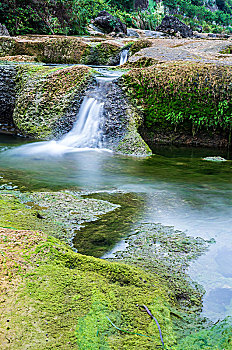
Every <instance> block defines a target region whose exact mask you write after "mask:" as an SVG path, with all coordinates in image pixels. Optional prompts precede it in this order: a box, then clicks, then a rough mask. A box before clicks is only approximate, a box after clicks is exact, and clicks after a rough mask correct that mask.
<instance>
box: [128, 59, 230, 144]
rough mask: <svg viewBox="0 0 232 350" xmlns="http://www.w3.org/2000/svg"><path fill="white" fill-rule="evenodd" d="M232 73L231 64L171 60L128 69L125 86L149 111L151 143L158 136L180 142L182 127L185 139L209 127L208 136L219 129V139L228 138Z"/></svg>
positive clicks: (146, 131) (147, 128)
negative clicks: (146, 66)
mask: <svg viewBox="0 0 232 350" xmlns="http://www.w3.org/2000/svg"><path fill="white" fill-rule="evenodd" d="M231 73H232V68H231V66H226V65H223V66H222V65H215V64H204V63H192V62H170V63H164V64H157V65H153V66H151V67H148V68H145V69H143V68H141V69H132V70H131V71H130V72H129V73H127V74H125V75H124V77H123V80H124V85H125V87H126V89H125V90H126V92H127V94H128V95H129V96H130V98H131V101H132V103H133V104H134V105H135V106H137V107H138V108H139V109H140V111H141V110H142V113H143V116H144V124H143V126H142V130H143V134H144V135H145V137H147V138H146V141H149V142H150V143H149V144H150V145H151V144H152V142H153V140H154V139H156V140H157V139H158V140H159V141H160V142H163V140H165V142H166V143H168V142H169V143H172V142H174V143H175V140H176V139H177V140H178V139H179V138H180V135H181V133H183V134H185V135H187V136H188V137H187V138H186V139H185V140H184V139H183V140H182V143H187V144H189V143H191V142H192V140H193V139H194V138H195V139H196V138H197V136H198V135H199V134H200V133H202V132H205V133H206V134H207V135H208V136H209V138H214V137H215V135H219V136H218V138H219V141H218V143H219V144H220V142H221V143H222V145H224V146H225V145H226V144H228V143H229V142H230V138H231V137H230V134H231V128H232V103H231V101H232V74H231ZM157 135H160V137H157ZM152 139H153V140H152ZM189 139H190V140H189ZM222 139H223V142H222ZM224 139H226V141H225V140H224Z"/></svg>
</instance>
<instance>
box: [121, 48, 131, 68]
mask: <svg viewBox="0 0 232 350" xmlns="http://www.w3.org/2000/svg"><path fill="white" fill-rule="evenodd" d="M128 55H129V50H128V49H125V50H122V51H121V55H120V63H119V65H120V66H122V65H123V64H124V63H126V62H127V60H128Z"/></svg>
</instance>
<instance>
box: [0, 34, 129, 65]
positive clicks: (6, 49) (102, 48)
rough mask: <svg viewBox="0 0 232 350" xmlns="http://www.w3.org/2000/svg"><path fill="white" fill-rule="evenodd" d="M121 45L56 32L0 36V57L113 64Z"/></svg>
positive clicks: (53, 61)
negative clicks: (60, 35) (39, 34)
mask: <svg viewBox="0 0 232 350" xmlns="http://www.w3.org/2000/svg"><path fill="white" fill-rule="evenodd" d="M123 46H124V45H123V43H120V42H117V41H114V40H105V39H104V38H100V39H98V40H92V41H89V40H85V39H84V38H78V37H59V36H49V37H43V36H25V37H15V38H7V37H2V38H0V57H3V58H5V60H12V59H11V57H16V58H17V57H24V56H25V57H29V58H30V57H32V58H33V60H35V61H37V62H45V63H57V64H80V63H83V64H96V65H117V64H118V63H119V61H120V51H121V50H122V48H123ZM132 46H133V45H132ZM30 60H31V59H30Z"/></svg>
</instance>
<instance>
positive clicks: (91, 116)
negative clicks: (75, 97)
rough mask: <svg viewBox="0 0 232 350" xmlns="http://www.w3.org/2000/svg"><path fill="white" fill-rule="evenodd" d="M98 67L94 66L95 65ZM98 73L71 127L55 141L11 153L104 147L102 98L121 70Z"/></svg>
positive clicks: (100, 148) (30, 145)
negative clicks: (95, 82)
mask: <svg viewBox="0 0 232 350" xmlns="http://www.w3.org/2000/svg"><path fill="white" fill-rule="evenodd" d="M95 69H97V68H95ZM97 70H98V71H99V73H101V75H100V76H97V77H96V81H97V86H96V87H95V88H93V89H92V90H90V91H88V92H87V94H86V96H85V97H84V100H83V102H82V104H81V107H80V110H79V113H78V117H77V121H76V122H75V124H74V126H73V128H72V130H71V131H70V132H68V133H67V134H66V135H64V136H63V137H62V138H61V139H60V140H58V141H55V140H53V141H45V142H36V143H30V144H27V145H24V146H21V147H18V148H15V149H12V150H10V152H11V154H12V153H13V154H22V155H34V154H42V153H43V154H44V153H45V154H53V155H54V154H63V153H70V152H80V151H89V150H98V151H99V150H104V151H108V152H111V151H110V150H108V149H105V148H104V142H103V139H104V135H103V125H104V117H103V111H104V100H106V98H107V97H106V94H107V88H108V84H111V83H112V81H113V80H115V79H117V78H118V77H119V76H120V75H122V74H123V73H122V72H115V71H108V70H106V69H104V68H98V69H97Z"/></svg>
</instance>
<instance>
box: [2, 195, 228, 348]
mask: <svg viewBox="0 0 232 350" xmlns="http://www.w3.org/2000/svg"><path fill="white" fill-rule="evenodd" d="M28 196H29V194H23V193H20V192H19V191H18V190H12V189H11V190H1V221H0V226H1V227H2V228H1V229H0V233H1V234H0V251H1V255H0V257H1V266H2V269H1V276H0V278H1V281H2V283H1V313H2V314H3V315H4V317H3V318H2V319H1V332H0V339H1V344H3V345H4V348H6V349H7V348H9V349H24V348H25V345H26V346H28V348H30V349H40V348H41V347H43V348H44V349H52V348H54V347H58V346H59V347H60V348H61V349H65V348H67V347H68V348H70V349H86V348H89V349H95V348H96V349H98V348H99V347H101V346H105V347H106V348H109V349H115V350H116V349H118V348H119V347H122V348H123V349H134V347H135V346H136V347H138V346H139V347H141V349H144V350H145V349H154V348H155V349H156V348H157V349H159V348H160V344H161V340H160V336H159V332H158V329H157V327H156V324H155V323H154V322H153V321H152V320H151V319H150V317H149V315H148V314H147V313H146V312H142V311H141V310H140V308H139V307H138V305H143V304H145V305H146V306H147V307H148V308H149V310H150V311H151V312H152V313H153V315H154V316H155V317H156V318H157V319H158V322H159V324H160V326H161V329H162V334H163V339H164V342H165V344H166V347H168V348H169V347H172V349H177V350H179V349H180V348H181V347H180V346H181V345H180V344H186V345H185V347H186V349H192V348H191V347H187V344H191V342H194V343H196V342H198V341H201V340H200V339H201V338H202V335H201V332H203V333H204V334H205V336H204V337H205V338H204V339H206V341H207V344H211V343H210V337H211V336H212V337H214V341H215V342H216V343H215V344H217V343H218V342H219V340H220V339H221V335H220V337H219V338H218V337H217V335H216V334H217V331H216V329H215V328H214V327H213V328H211V327H212V323H211V322H210V321H208V322H206V321H205V320H204V319H201V318H199V312H200V311H201V307H202V296H203V293H204V291H203V289H202V288H201V287H200V286H199V285H198V286H197V284H195V285H194V283H193V281H191V280H190V279H189V277H188V274H187V273H186V271H187V267H188V266H189V264H190V263H191V261H194V260H195V259H197V258H198V257H199V256H200V255H201V254H203V253H204V252H205V251H206V250H207V249H208V246H209V244H213V243H214V242H213V241H212V242H206V241H204V240H203V239H200V238H199V239H194V238H191V237H187V236H186V235H185V234H183V233H181V232H175V231H173V230H172V229H167V228H165V227H162V226H159V225H142V226H140V227H138V228H137V232H136V236H131V238H129V241H128V242H129V247H128V249H127V250H125V251H124V252H121V253H118V254H117V256H116V257H115V259H114V260H113V261H112V260H111V261H106V260H102V259H96V258H93V257H90V256H85V255H81V254H78V253H75V252H73V251H72V250H71V249H70V247H69V246H67V245H66V244H65V243H63V242H61V241H60V240H58V239H56V238H54V237H52V236H50V235H48V234H46V233H44V232H43V231H45V232H46V231H47V232H50V233H52V232H53V231H54V232H53V235H54V236H57V232H59V228H60V229H62V230H64V228H65V225H66V222H70V220H68V221H67V214H68V216H69V217H70V215H71V217H72V221H71V223H74V221H75V220H76V219H77V218H75V215H74V212H75V211H76V210H77V212H78V221H79V222H82V223H83V222H84V221H85V220H86V219H87V220H96V219H95V218H94V216H96V213H94V211H93V214H94V216H92V217H91V208H93V207H94V208H96V205H97V206H100V208H101V209H100V211H99V213H98V214H97V215H98V216H99V214H100V215H101V217H102V218H103V219H104V216H105V214H104V213H103V210H102V208H103V205H104V207H105V209H104V210H105V211H107V210H108V211H109V210H117V206H115V205H113V204H110V203H107V202H105V203H104V202H103V201H102V200H100V201H99V200H98V199H97V200H96V199H95V200H93V199H88V198H85V199H84V200H82V199H81V198H80V197H79V198H78V199H77V202H78V203H79V208H78V209H77V206H76V204H75V203H74V199H75V196H74V197H73V195H71V194H69V193H68V192H66V193H63V194H62V193H60V192H50V193H36V192H34V193H32V194H31V198H30V200H31V201H30V202H28V198H29V197H28ZM70 196H72V200H71V201H70V200H68V199H71V197H70ZM32 200H33V201H34V203H33V202H32ZM93 201H95V203H94V205H93ZM68 202H70V206H67V203H68ZM48 203H50V204H52V203H53V205H54V208H52V207H51V208H49V209H48V207H47V206H48ZM58 203H60V204H59V206H57V205H58ZM64 205H65V206H66V210H65V211H64V212H63V211H61V207H62V208H64ZM81 206H82V207H83V209H84V211H82V213H81V210H80V209H81ZM4 208H5V209H4ZM55 208H56V209H55ZM71 208H72V209H71ZM54 209H55V210H54ZM4 210H5V211H4ZM70 210H71V211H72V213H71V211H70ZM65 213H66V214H65ZM85 213H86V214H87V215H88V218H86V214H85ZM59 214H60V215H62V218H61V216H60V215H59ZM65 218H66V219H65ZM74 219H75V220H74ZM60 220H61V221H60ZM75 226H76V225H75ZM6 227H8V228H6ZM22 228H23V229H22ZM32 228H33V229H37V230H38V229H39V230H41V229H42V230H43V231H32V230H31V229H32ZM57 229H58V231H56V230H57ZM69 230H71V227H70V228H69V229H68V230H67V227H66V230H65V231H67V232H66V233H65V231H63V238H62V239H63V240H64V239H65V240H67V239H68V241H69ZM83 251H84V249H83ZM167 256H168V260H167ZM117 260H118V261H119V262H117ZM107 317H108V318H109V319H110V320H111V321H112V322H113V323H114V324H115V325H116V326H117V327H118V328H120V329H123V330H126V331H127V332H131V333H139V334H142V335H145V336H146V337H143V336H141V335H137V334H131V333H127V332H126V333H125V332H120V331H118V330H117V329H115V327H114V326H112V324H111V323H110V321H109V320H108V318H107ZM220 327H221V329H222V330H223V332H226V333H225V334H227V335H226V336H225V339H224V340H225V343H223V346H224V348H225V349H230V342H231V338H230V335H229V334H230V333H229V332H230V331H229V330H230V321H229V319H228V321H225V322H224V323H222V324H220ZM196 329H197V330H198V332H199V333H195V330H196ZM193 331H194V333H195V335H194V337H192V336H191V333H192V332H193ZM220 334H221V333H220ZM207 337H208V338H209V340H207V339H208V338H207ZM220 341H221V340H220ZM227 343H228V344H227ZM178 344H179V345H178ZM226 344H227V345H228V346H227V345H226ZM213 345H214V344H213ZM188 346H190V345H188ZM211 348H212V349H214V347H211ZM205 349H207V347H205ZM215 349H218V347H215Z"/></svg>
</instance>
